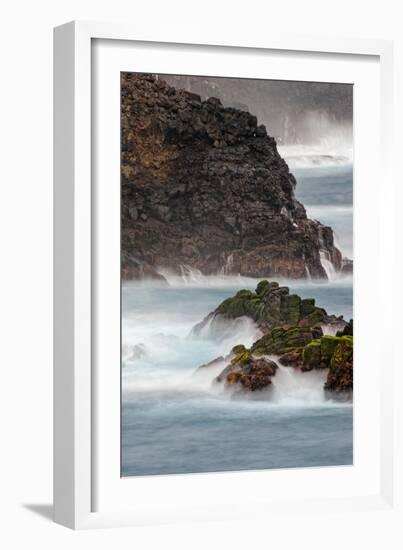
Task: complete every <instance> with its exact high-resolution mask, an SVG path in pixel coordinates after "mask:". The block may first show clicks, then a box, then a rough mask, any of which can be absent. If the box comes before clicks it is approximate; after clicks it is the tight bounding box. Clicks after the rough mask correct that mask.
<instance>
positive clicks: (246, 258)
mask: <svg viewBox="0 0 403 550" xmlns="http://www.w3.org/2000/svg"><path fill="white" fill-rule="evenodd" d="M121 86H122V96H121V99H122V102H121V123H122V131H121V140H122V158H121V160H122V163H121V180H122V191H121V192H122V239H121V240H122V276H123V278H125V279H132V278H133V279H137V278H143V277H154V278H158V275H159V273H158V270H159V269H161V268H165V269H170V270H172V271H174V272H177V273H180V269H181V266H187V267H190V268H192V269H198V270H200V271H201V272H202V273H203V274H212V273H218V272H223V273H225V274H230V273H240V274H242V275H246V276H258V277H259V276H264V275H269V276H270V275H278V276H284V277H291V278H305V277H306V276H307V274H308V273H309V274H310V276H311V277H313V278H315V277H323V278H326V273H325V271H324V269H323V267H322V264H321V261H320V255H319V252H320V250H321V249H322V251H323V250H326V252H327V256H328V257H329V258H331V260H332V262H333V265H334V267H335V269H336V270H340V268H341V261H342V259H341V254H340V252H339V250H338V249H337V248H336V247H335V246H334V242H333V232H332V230H331V228H329V227H325V226H323V225H321V224H320V223H319V222H317V221H314V220H311V219H308V218H307V215H306V212H305V208H304V207H303V205H302V204H301V203H299V202H298V201H297V200H296V198H295V194H294V189H295V185H296V181H295V178H294V177H293V175H292V174H291V173H290V171H289V169H288V166H287V164H286V163H285V161H284V160H283V159H282V158H281V157H280V155H279V153H278V151H277V147H276V142H275V140H274V139H273V138H272V137H270V136H268V135H267V132H266V129H265V127H264V126H262V125H259V124H258V121H257V119H256V117H255V116H254V115H253V114H251V113H249V112H247V111H242V110H239V109H235V108H224V107H223V106H222V104H221V102H220V100H219V99H216V98H213V97H212V98H209V99H207V100H206V101H201V99H200V97H199V96H198V95H197V94H193V93H190V92H186V91H184V90H177V89H175V88H173V87H171V86H169V85H168V84H167V83H165V82H164V81H163V80H157V79H156V78H155V77H153V76H151V75H138V74H135V73H122V79H121Z"/></svg>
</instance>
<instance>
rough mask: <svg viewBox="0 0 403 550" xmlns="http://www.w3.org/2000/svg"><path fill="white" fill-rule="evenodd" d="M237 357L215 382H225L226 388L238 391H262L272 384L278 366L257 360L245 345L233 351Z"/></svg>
mask: <svg viewBox="0 0 403 550" xmlns="http://www.w3.org/2000/svg"><path fill="white" fill-rule="evenodd" d="M232 352H233V353H235V357H234V358H233V359H232V361H231V363H230V364H229V365H228V366H227V367H225V369H224V370H223V371H222V372H221V373H220V374H219V375H218V376H217V377H216V379H215V381H216V382H218V383H220V382H224V383H225V386H226V387H227V388H228V387H232V388H235V389H236V390H237V391H251V392H254V391H257V390H262V389H264V388H266V387H267V386H269V385H270V384H271V378H272V376H274V375H275V374H276V370H277V365H276V363H275V362H274V361H270V360H269V359H265V358H256V357H254V356H253V355H252V353H251V352H250V351H249V350H247V349H246V348H245V347H244V346H243V345H239V346H235V348H233V350H232Z"/></svg>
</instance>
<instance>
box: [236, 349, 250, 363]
mask: <svg viewBox="0 0 403 550" xmlns="http://www.w3.org/2000/svg"><path fill="white" fill-rule="evenodd" d="M251 357H252V353H251V352H250V351H249V350H247V349H245V350H244V351H241V352H240V353H238V354H237V355H236V356H235V357H234V358H233V359H232V361H231V365H235V364H240V365H242V364H245V363H248V361H250V359H251Z"/></svg>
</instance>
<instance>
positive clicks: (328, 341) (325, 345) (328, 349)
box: [320, 334, 340, 365]
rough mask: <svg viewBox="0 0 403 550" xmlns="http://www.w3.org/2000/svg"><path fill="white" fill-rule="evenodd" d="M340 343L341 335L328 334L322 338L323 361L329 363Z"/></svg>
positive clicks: (321, 351)
mask: <svg viewBox="0 0 403 550" xmlns="http://www.w3.org/2000/svg"><path fill="white" fill-rule="evenodd" d="M339 343H340V337H339V336H330V335H328V334H326V335H325V336H322V338H321V339H320V353H321V361H322V362H323V363H325V364H326V365H329V363H330V360H331V358H332V356H333V353H334V352H335V349H336V348H337V346H338V345H339Z"/></svg>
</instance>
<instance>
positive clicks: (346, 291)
mask: <svg viewBox="0 0 403 550" xmlns="http://www.w3.org/2000/svg"><path fill="white" fill-rule="evenodd" d="M292 171H293V173H294V175H295V176H296V178H297V188H296V194H297V197H298V198H299V200H301V202H302V203H303V204H304V205H305V207H306V209H307V212H308V214H309V215H310V216H311V217H313V218H315V219H319V220H320V221H321V222H322V223H325V224H327V225H330V226H331V227H333V229H334V231H335V234H336V240H337V243H338V245H339V247H340V248H341V250H342V252H343V255H344V256H347V257H350V258H352V254H353V246H352V242H353V240H352V167H351V165H346V166H337V165H336V166H326V167H323V166H319V167H314V168H313V167H305V168H294V169H292ZM169 280H170V286H169V287H159V286H152V285H151V286H150V285H147V284H143V285H141V284H135V283H126V284H124V285H123V288H122V357H123V368H122V475H124V476H129V475H153V474H172V473H190V472H212V471H224V470H226V471H229V470H249V469H265V468H287V467H310V466H331V465H345V464H352V462H353V409H352V405H351V404H337V403H332V402H329V401H326V400H325V399H324V395H323V383H324V380H325V376H326V373H323V372H317V371H316V372H311V373H298V372H294V371H293V369H290V368H286V367H280V368H279V370H278V371H277V373H276V376H275V377H273V387H272V388H271V389H270V391H269V392H268V393H264V392H263V393H261V394H260V395H259V396H258V398H257V399H256V398H253V399H250V398H249V399H247V398H244V399H231V397H230V396H229V395H228V394H227V393H225V392H224V391H223V390H222V387H220V386H219V385H215V386H213V385H212V384H211V382H212V379H213V378H214V376H216V375H217V374H218V373H219V372H220V370H221V369H222V368H223V367H224V366H225V362H224V363H223V364H220V365H218V367H213V368H212V370H210V369H209V368H208V369H204V370H203V371H201V372H199V373H195V371H196V369H197V367H198V366H199V365H201V364H203V363H206V362H209V361H210V360H212V359H214V358H215V357H218V356H222V355H225V354H227V353H228V352H229V351H230V349H231V348H232V346H233V345H235V344H237V343H244V344H246V345H250V344H251V343H252V342H253V341H254V340H255V339H256V338H257V336H258V333H257V329H256V327H255V326H254V325H253V323H251V322H249V321H248V320H244V321H242V322H239V323H235V324H234V325H231V326H229V327H228V330H227V332H224V333H223V334H221V335H220V338H216V337H214V334H209V333H207V334H205V335H204V337H203V338H196V337H194V336H192V334H191V329H192V327H193V326H194V325H195V324H196V323H198V322H199V321H200V320H201V319H203V318H204V316H205V315H207V314H208V313H209V312H210V311H212V310H213V309H215V308H216V307H217V305H218V304H219V303H220V302H221V301H222V300H223V299H225V298H227V297H228V296H232V295H233V294H234V293H235V292H237V291H238V290H239V289H240V288H254V287H255V286H256V283H257V281H256V280H253V279H246V278H240V277H201V276H200V275H199V274H197V273H191V272H190V273H189V274H188V277H186V278H185V279H184V280H183V279H182V278H180V277H170V279H169ZM286 283H287V282H286ZM287 284H289V286H290V287H291V289H292V291H295V292H297V293H298V294H300V295H301V296H303V297H314V298H316V301H317V304H318V305H320V306H322V307H325V308H326V309H327V311H328V312H329V313H334V314H337V315H344V317H345V318H346V319H350V318H351V317H352V316H353V290H352V281H351V279H339V280H335V281H331V282H329V283H325V282H316V283H312V282H307V281H297V282H295V281H294V282H288V283H287ZM217 386H218V387H217Z"/></svg>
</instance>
